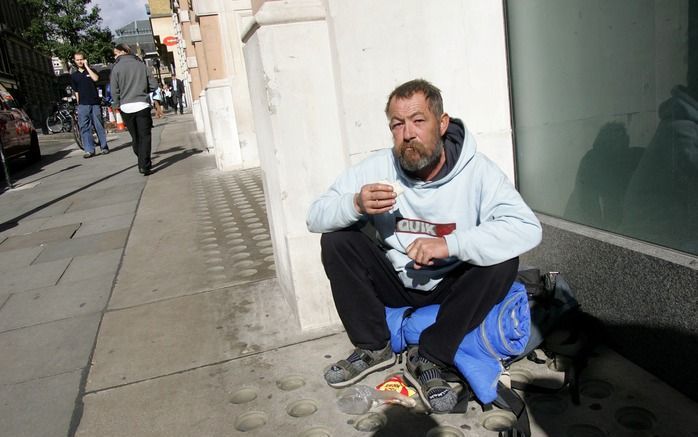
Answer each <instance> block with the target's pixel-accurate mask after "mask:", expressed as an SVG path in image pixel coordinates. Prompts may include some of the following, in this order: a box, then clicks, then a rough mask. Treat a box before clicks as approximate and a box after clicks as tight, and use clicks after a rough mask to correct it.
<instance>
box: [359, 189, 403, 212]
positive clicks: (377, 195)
mask: <svg viewBox="0 0 698 437" xmlns="http://www.w3.org/2000/svg"><path fill="white" fill-rule="evenodd" d="M396 197H397V194H396V193H395V191H394V190H393V187H392V186H390V185H386V184H381V183H375V184H367V185H364V186H363V187H361V191H360V192H359V193H356V194H355V195H354V208H356V210H357V211H358V212H359V213H360V214H371V215H373V214H382V213H384V212H388V211H390V210H391V209H392V208H393V205H395V198H396Z"/></svg>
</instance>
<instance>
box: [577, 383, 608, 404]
mask: <svg viewBox="0 0 698 437" xmlns="http://www.w3.org/2000/svg"><path fill="white" fill-rule="evenodd" d="M612 393H613V386H612V385H611V384H609V383H608V382H606V381H601V380H598V379H592V380H588V381H584V382H582V384H581V385H580V387H579V394H581V395H582V396H586V397H588V398H592V399H606V398H608V397H610V396H611V394H612Z"/></svg>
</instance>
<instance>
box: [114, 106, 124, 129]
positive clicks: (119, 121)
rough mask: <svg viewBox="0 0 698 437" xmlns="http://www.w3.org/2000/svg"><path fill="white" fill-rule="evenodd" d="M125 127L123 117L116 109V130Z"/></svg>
mask: <svg viewBox="0 0 698 437" xmlns="http://www.w3.org/2000/svg"><path fill="white" fill-rule="evenodd" d="M125 129H126V125H125V124H124V119H123V118H121V111H119V110H118V109H117V110H116V130H118V131H119V132H121V131H123V130H125Z"/></svg>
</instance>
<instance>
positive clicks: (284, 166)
mask: <svg viewBox="0 0 698 437" xmlns="http://www.w3.org/2000/svg"><path fill="white" fill-rule="evenodd" d="M151 4H152V2H151ZM170 7H171V8H172V18H173V26H174V32H176V33H177V38H178V40H177V43H178V45H179V47H180V49H181V50H182V52H183V54H184V58H185V59H186V68H187V73H186V76H187V79H188V82H189V85H190V87H191V94H192V98H193V100H194V102H193V107H194V109H195V111H194V115H195V117H196V120H197V126H199V128H200V129H201V130H202V132H203V133H204V134H205V136H206V139H207V143H208V144H209V147H210V148H211V149H212V150H213V151H214V152H215V153H216V157H217V161H218V163H219V168H221V169H227V168H240V167H245V166H249V165H254V163H255V160H254V159H247V157H246V155H245V153H246V152H245V151H246V148H247V147H249V145H250V143H249V142H248V141H249V139H250V138H252V137H254V139H255V143H254V144H255V146H254V153H253V152H252V149H247V151H248V152H247V153H249V155H248V157H249V156H257V157H258V162H259V165H260V166H261V168H262V170H263V175H264V176H263V177H264V186H265V193H266V199H267V211H268V215H269V220H270V227H271V232H272V240H273V243H274V255H275V261H276V267H277V274H278V277H279V282H280V284H281V287H282V290H283V293H284V297H285V298H286V300H287V301H288V302H289V303H290V305H291V307H292V308H294V311H295V313H296V316H297V318H298V321H299V324H300V325H301V326H302V327H304V328H305V329H314V328H320V327H324V326H328V325H336V324H338V323H339V319H338V317H337V315H336V313H335V312H334V305H333V302H332V298H331V295H330V292H329V285H328V283H327V280H326V279H325V275H324V271H323V269H322V265H321V263H320V250H319V236H318V235H313V234H310V233H308V232H307V230H306V227H305V214H306V212H307V209H308V206H309V205H310V203H311V201H312V200H313V199H314V198H315V197H316V196H317V195H319V194H320V193H321V192H323V191H324V190H325V189H326V188H327V187H328V186H329V185H330V184H331V183H332V182H333V180H334V178H336V176H337V175H338V174H339V173H340V171H342V170H343V169H344V168H346V167H347V166H349V165H351V164H352V163H355V162H358V161H359V160H361V159H362V158H364V157H365V156H367V155H368V154H370V153H371V152H372V151H374V150H377V149H381V148H385V147H390V145H391V139H390V134H389V131H388V129H387V127H386V125H387V122H386V120H385V118H384V117H385V116H384V114H383V108H384V106H385V99H386V98H387V95H388V93H389V92H390V91H391V90H392V89H393V88H394V87H395V86H396V85H398V84H400V83H403V82H405V81H407V80H410V79H413V78H417V77H423V78H426V79H428V80H430V81H431V82H433V83H434V84H436V85H437V86H439V87H440V88H441V90H442V92H443V95H444V105H445V108H446V110H447V111H448V113H449V114H450V115H451V116H455V117H458V118H461V119H463V120H464V121H465V123H466V125H467V126H468V128H469V130H470V131H471V132H472V133H473V134H474V136H475V137H476V140H477V142H478V149H479V150H480V151H481V152H483V153H484V154H486V155H487V156H489V157H490V158H491V159H492V160H494V161H495V162H496V163H497V164H498V165H499V166H500V167H501V168H502V169H503V170H504V171H505V173H507V175H508V176H509V177H510V178H511V180H512V181H514V182H515V183H516V185H517V188H518V189H519V190H520V192H521V193H522V195H523V197H524V198H525V200H526V201H527V202H528V203H529V204H530V205H531V207H532V208H533V209H534V210H535V211H536V213H537V214H538V216H539V218H540V219H541V222H542V223H543V225H544V239H543V243H542V244H541V245H540V246H539V247H538V248H537V249H535V250H534V251H532V252H531V253H528V254H526V255H525V256H524V257H523V258H522V263H526V264H533V265H537V266H540V267H541V268H543V269H545V270H551V271H561V272H563V273H564V274H565V276H566V277H567V278H568V279H569V281H570V283H571V284H572V286H573V287H574V288H575V290H576V291H577V293H578V296H579V300H580V302H581V304H582V307H583V308H584V309H585V310H586V311H588V312H589V313H591V314H592V315H593V316H595V317H596V318H598V319H599V320H601V321H602V322H603V323H604V324H605V326H606V327H607V330H608V337H607V339H608V341H609V342H610V343H611V344H612V345H613V346H614V347H615V348H616V349H617V350H619V351H620V352H621V353H623V354H624V355H626V356H627V357H629V358H630V359H632V360H633V361H635V362H636V363H638V364H640V365H642V366H643V367H645V368H646V369H648V370H650V371H651V372H653V373H654V374H656V375H658V376H660V377H661V378H662V379H664V380H666V381H667V382H669V383H671V384H672V385H674V386H675V387H676V388H677V389H679V390H680V391H682V392H684V393H686V394H688V395H689V396H692V397H694V396H695V393H696V390H694V389H695V388H698V387H697V385H698V382H688V383H687V382H686V381H695V378H693V377H692V375H691V374H690V369H689V368H688V367H686V366H685V365H683V364H682V363H686V362H689V363H690V362H694V361H695V359H696V358H698V346H697V345H698V341H696V340H697V338H696V332H698V322H697V321H696V320H698V317H697V316H698V305H697V303H698V301H697V300H696V299H698V297H697V296H698V227H697V226H698V197H696V195H697V193H698V189H696V187H698V180H697V179H696V178H697V176H698V140H697V138H698V135H696V134H695V132H698V129H697V126H698V103H696V102H698V92H697V91H696V90H698V83H696V82H697V81H696V79H695V78H696V71H698V64H697V63H696V60H698V51H697V49H696V47H698V45H697V44H696V35H698V25H697V23H698V11H696V7H695V2H692V1H688V0H678V1H673V2H666V1H661V0H640V1H637V0H618V1H615V2H602V3H598V2H592V3H590V2H583V1H577V2H575V1H571V2H563V3H560V2H556V1H553V0H516V1H503V2H481V1H476V0H447V1H443V2H438V4H437V3H436V2H433V3H432V2H422V1H419V0H404V1H401V2H399V13H396V9H395V8H396V3H395V2H387V1H386V2H375V1H370V0H355V1H352V2H346V1H343V0H284V1H281V0H253V1H252V2H238V1H220V0H181V1H179V2H177V1H174V0H173V1H172V2H171V3H170ZM241 54H242V55H243V56H242V57H241ZM243 84H244V87H243ZM243 88H244V89H243ZM245 117H249V121H248V120H246V119H245ZM229 163H233V164H232V165H227V164H229Z"/></svg>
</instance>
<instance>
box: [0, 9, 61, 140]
mask: <svg viewBox="0 0 698 437" xmlns="http://www.w3.org/2000/svg"><path fill="white" fill-rule="evenodd" d="M28 24H29V16H28V15H27V14H26V13H24V12H23V7H22V6H20V5H19V4H18V3H17V1H16V0H4V1H2V2H0V82H1V83H2V84H3V85H4V86H5V88H7V90H8V91H9V92H10V93H12V94H13V97H14V98H15V100H16V101H17V102H19V104H20V105H21V106H22V107H23V108H24V109H25V110H26V112H27V114H28V115H29V116H30V117H31V119H32V121H33V122H34V125H35V126H36V127H37V128H38V129H41V128H42V127H43V125H44V121H45V120H46V117H48V115H49V114H50V112H51V110H52V107H53V102H54V101H55V99H56V97H57V95H56V91H55V89H54V86H53V80H54V79H53V78H54V74H53V65H52V62H51V57H50V56H48V55H45V54H43V53H40V52H39V51H37V50H36V49H34V47H33V46H32V45H31V44H30V43H29V42H27V41H26V40H24V39H23V38H22V37H21V35H20V33H21V30H22V29H24V28H26V26H28Z"/></svg>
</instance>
